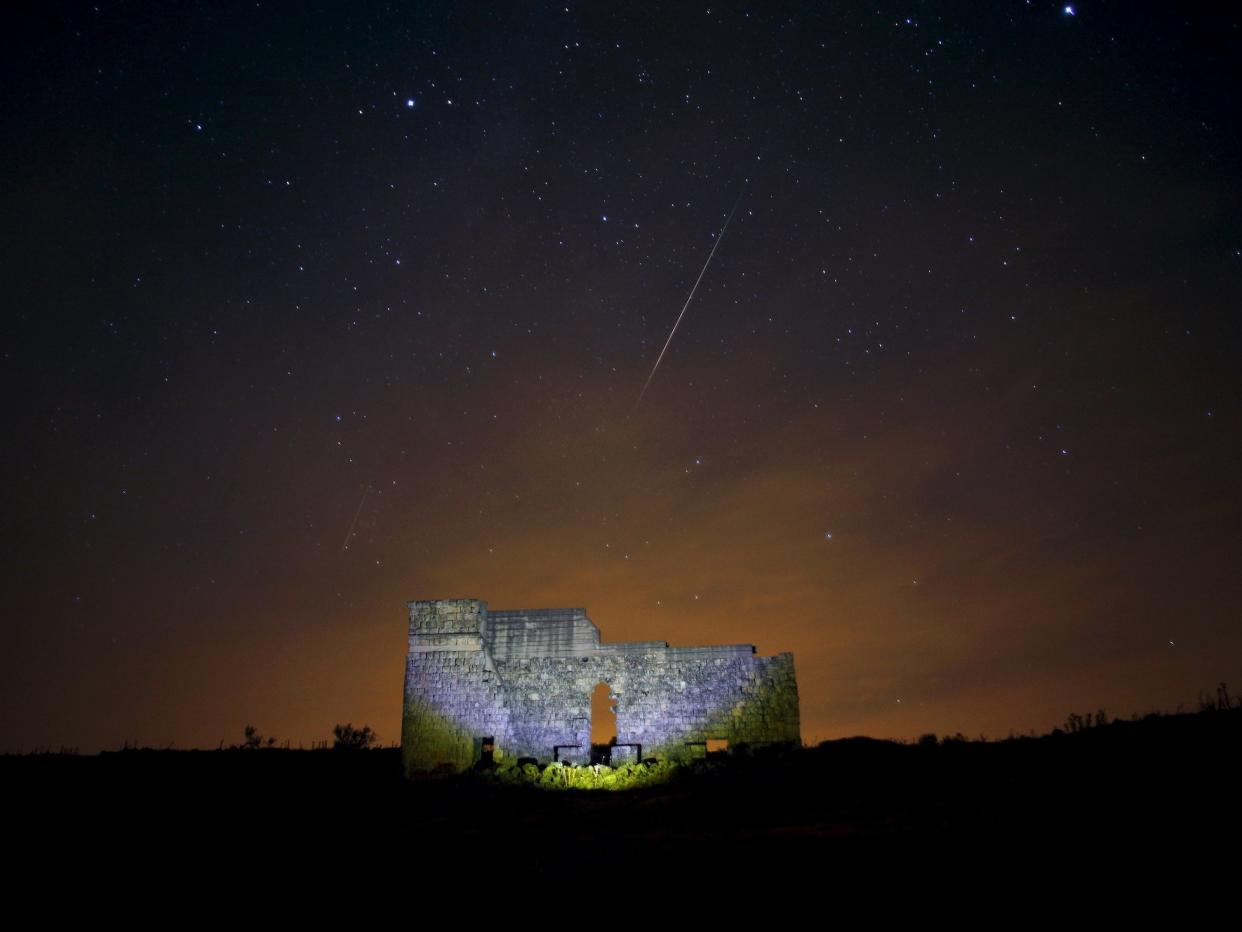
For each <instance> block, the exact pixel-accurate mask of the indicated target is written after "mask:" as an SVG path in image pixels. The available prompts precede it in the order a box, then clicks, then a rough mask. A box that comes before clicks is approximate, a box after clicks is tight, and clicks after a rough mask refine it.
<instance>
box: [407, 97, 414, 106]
mask: <svg viewBox="0 0 1242 932" xmlns="http://www.w3.org/2000/svg"><path fill="white" fill-rule="evenodd" d="M405 105H406V106H407V107H413V106H414V98H413V97H409V98H407V99H406V101H405Z"/></svg>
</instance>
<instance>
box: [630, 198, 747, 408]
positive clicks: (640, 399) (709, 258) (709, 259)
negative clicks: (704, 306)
mask: <svg viewBox="0 0 1242 932" xmlns="http://www.w3.org/2000/svg"><path fill="white" fill-rule="evenodd" d="M745 193H746V186H745V185H743V186H742V190H741V192H740V193H739V194H738V196H737V200H736V201H734V202H733V210H731V211H729V216H728V217H726V218H725V222H724V226H722V227H721V228H720V235H719V236H717V237H716V242H715V243H713V244H712V251H711V252H709V253H708V254H707V261H706V262H704V263H703V268H702V269H700V270H699V277H698V278H696V279H695V280H694V287H693V288H691V289H690V296H689V297H688V298H686V303H685V304H683V305H682V306H681V313H680V314H678V315H677V320H676V322H675V323H674V324H673V329H672V330H670V331H669V332H668V339H667V340H665V341H664V349H662V350H660V355H659V356H657V357H656V361H655V365H654V366H652V367H651V374H650V375H648V376H647V381H646V382H644V383H643V390H642V391H641V392H639V393H638V401H636V402H634V410H635V411H637V410H638V406H639V405H640V404H642V403H643V395H645V394H647V387H648V386H649V385H650V384H651V380H652V379H654V378H655V374H656V370H657V369H659V368H660V361H661V360H662V359H664V354H665V353H666V352H668V345H669V344H670V343H672V342H673V334H675V333H676V332H677V327H678V326H679V325H680V324H681V319H682V318H683V317H685V316H686V308H688V307H689V306H690V302H691V301H693V300H694V293H695V292H696V291H698V290H699V282H701V281H702V280H703V276H704V275H706V274H707V267H708V266H709V265H711V264H712V256H714V255H716V247H717V246H719V245H720V241H721V240H722V239H724V235H725V230H727V229H729V221H730V220H732V219H733V214H734V211H736V210H737V205H738V204H740V203H742V195H743V194H745Z"/></svg>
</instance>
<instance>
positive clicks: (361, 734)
mask: <svg viewBox="0 0 1242 932" xmlns="http://www.w3.org/2000/svg"><path fill="white" fill-rule="evenodd" d="M332 734H333V736H334V737H335V738H336V741H335V742H334V743H333V745H332V749H333V750H334V751H362V750H365V749H367V748H369V747H370V746H371V745H372V744H374V743H375V741H376V739H377V738H378V737H379V736H378V735H377V734H376V733H375V732H374V731H372V730H371V726H370V725H363V726H362V727H361V728H355V727H354V726H353V725H352V724H350V723H346V724H344V725H339V724H338V725H337V726H336V727H335V728H333V729H332Z"/></svg>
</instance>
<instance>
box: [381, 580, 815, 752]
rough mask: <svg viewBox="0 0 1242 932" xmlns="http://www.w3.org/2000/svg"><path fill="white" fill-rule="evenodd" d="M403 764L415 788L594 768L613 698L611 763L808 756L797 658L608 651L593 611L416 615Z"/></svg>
mask: <svg viewBox="0 0 1242 932" xmlns="http://www.w3.org/2000/svg"><path fill="white" fill-rule="evenodd" d="M408 605H409V610H410V628H409V653H408V654H407V656H406V664H405V703H404V707H403V714H402V722H401V757H402V764H403V766H404V769H405V773H406V775H407V776H410V775H412V774H415V773H420V772H436V771H439V772H445V771H453V770H463V769H466V768H469V767H472V766H475V765H477V764H479V763H480V762H501V761H506V760H512V759H517V760H521V759H522V758H527V759H534V760H536V761H538V762H539V763H540V764H543V763H547V762H549V761H553V760H560V761H566V762H572V763H579V764H582V763H588V762H590V761H591V760H592V758H591V695H592V693H593V692H594V690H595V689H596V687H597V686H599V685H600V684H605V685H607V686H608V687H609V688H610V690H611V696H610V698H611V700H612V701H613V704H614V710H615V712H616V728H617V738H616V742H615V746H613V747H611V748H610V749H609V751H610V757H611V763H612V764H614V765H616V764H618V763H621V762H623V761H627V760H628V761H633V760H639V759H648V758H653V757H654V758H657V759H661V760H685V759H687V758H692V757H701V756H703V755H704V754H705V753H707V751H708V750H709V749H712V750H716V749H724V748H727V749H730V750H736V749H737V748H738V747H739V746H741V745H746V746H749V747H755V746H760V745H774V744H788V745H798V744H800V743H801V740H802V739H801V734H800V732H799V730H798V684H797V680H796V679H795V678H794V663H793V654H791V653H783V654H776V655H775V656H772V657H760V656H758V655H757V654H756V652H755V648H754V647H753V646H752V645H750V644H726V645H718V646H710V647H669V645H668V643H667V642H665V641H630V642H623V643H618V644H605V643H602V642H601V641H600V636H599V629H598V628H597V627H595V625H594V623H593V622H592V621H591V619H589V618H588V617H587V615H586V610H585V609H581V608H540V609H520V610H511V609H505V610H497V609H490V610H489V609H488V607H487V603H486V602H483V601H480V600H478V599H436V600H430V601H420V602H410V603H408Z"/></svg>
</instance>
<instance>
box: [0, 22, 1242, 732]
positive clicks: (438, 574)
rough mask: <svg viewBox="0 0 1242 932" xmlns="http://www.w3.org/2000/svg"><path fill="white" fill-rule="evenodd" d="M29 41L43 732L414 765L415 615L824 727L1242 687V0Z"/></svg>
mask: <svg viewBox="0 0 1242 932" xmlns="http://www.w3.org/2000/svg"><path fill="white" fill-rule="evenodd" d="M0 41H2V42H3V44H4V54H3V62H4V65H3V68H4V79H3V85H2V87H0V99H2V100H3V113H4V142H3V172H2V173H0V191H2V194H3V203H4V212H3V221H2V230H3V257H4V266H5V273H4V283H5V284H4V293H5V301H4V305H5V308H4V315H3V329H2V331H0V332H2V334H3V340H2V345H0V351H2V359H0V365H2V369H0V371H2V372H3V378H4V381H5V385H6V396H7V398H8V402H9V404H8V409H7V412H6V413H7V417H6V426H5V430H4V434H5V440H4V442H3V445H2V450H3V452H2V455H0V460H2V462H3V470H4V475H3V480H4V481H3V483H2V484H0V489H2V490H3V491H2V494H3V496H4V506H3V507H4V518H5V520H4V524H5V533H4V534H3V538H2V540H3V548H4V549H3V566H4V568H5V580H4V585H3V629H4V630H3V636H4V648H3V650H2V651H0V710H2V712H0V715H2V719H0V721H2V722H3V725H2V728H0V750H14V751H16V750H30V749H32V748H36V747H44V746H50V747H51V748H52V749H56V748H57V747H59V746H62V745H65V746H77V747H80V748H81V749H82V750H83V751H87V750H95V749H99V748H110V747H117V746H120V745H121V744H122V742H125V741H130V742H137V743H142V744H151V745H160V746H164V745H168V744H175V746H177V747H191V746H205V747H215V746H216V745H217V744H218V743H219V742H220V741H221V740H223V741H225V743H237V742H240V741H241V739H242V729H243V726H244V725H246V724H247V723H252V724H254V725H256V726H258V728H259V729H260V731H261V732H262V733H263V734H274V735H276V736H278V737H279V738H280V739H281V740H282V741H283V740H284V739H285V738H289V739H291V740H292V742H293V743H294V745H295V746H296V744H297V743H298V742H299V741H302V742H310V741H314V740H321V739H324V738H327V737H329V736H330V734H331V729H332V726H333V725H334V724H335V723H337V722H345V721H350V722H353V723H355V724H356V725H361V724H363V723H368V724H370V725H371V726H372V727H374V728H375V729H376V730H377V731H378V732H379V734H380V737H381V740H382V741H384V742H385V743H391V742H395V741H396V740H398V738H399V728H400V726H399V721H400V710H401V691H402V678H403V671H404V659H405V649H406V642H405V634H406V614H405V607H404V603H405V601H407V600H409V599H431V598H451V597H469V598H480V599H485V600H487V601H488V602H489V604H490V605H491V606H492V607H494V608H526V607H552V606H583V607H585V608H586V609H587V611H588V613H589V614H590V617H591V618H592V619H593V620H594V621H595V622H596V624H597V625H599V626H600V628H601V631H602V633H603V636H604V638H605V639H606V640H610V641H618V640H646V639H659V640H667V641H669V642H670V643H672V644H674V645H681V644H702V643H735V642H744V643H753V644H755V645H756V646H757V647H758V648H759V651H760V653H765V654H767V653H774V652H777V651H783V650H791V651H793V652H794V655H795V662H796V668H797V672H798V677H799V687H800V692H801V702H802V706H801V707H802V732H803V738H804V740H806V741H808V742H811V741H817V740H821V739H824V738H833V737H842V736H846V735H853V734H870V735H873V736H875V737H899V738H906V739H909V738H913V737H916V736H917V735H919V734H921V733H923V732H927V731H935V732H940V733H945V732H949V733H952V732H957V731H961V732H964V733H966V734H967V735H969V736H972V737H973V736H977V735H979V734H980V733H982V734H985V735H987V736H988V737H992V738H999V737H1005V736H1006V735H1007V734H1009V733H1010V732H1011V731H1013V732H1026V731H1028V730H1030V729H1035V730H1037V731H1046V730H1047V729H1049V728H1051V727H1053V726H1054V725H1057V724H1059V723H1061V722H1063V721H1064V719H1065V717H1066V714H1067V713H1069V712H1074V711H1077V712H1083V711H1086V710H1087V709H1096V708H1099V707H1104V708H1105V709H1107V710H1108V711H1109V713H1111V714H1118V715H1122V716H1128V715H1129V714H1131V713H1133V712H1139V713H1144V712H1147V711H1151V710H1154V709H1167V710H1169V711H1172V710H1174V709H1175V708H1176V707H1177V706H1178V704H1179V703H1185V704H1186V706H1187V708H1191V707H1197V706H1196V699H1197V696H1198V695H1199V693H1200V692H1201V691H1203V692H1211V691H1213V690H1214V688H1215V686H1216V684H1217V682H1219V681H1221V680H1226V681H1230V682H1231V683H1232V682H1233V681H1237V682H1238V686H1239V687H1242V625H1240V624H1239V620H1240V619H1239V611H1238V605H1239V600H1240V597H1242V573H1239V554H1240V548H1239V523H1240V518H1242V514H1240V512H1242V508H1240V505H1242V494H1240V493H1239V489H1238V475H1239V458H1240V457H1239V454H1240V453H1242V442H1240V438H1242V431H1240V429H1239V428H1240V426H1242V425H1240V423H1239V422H1240V418H1239V402H1240V401H1242V398H1240V392H1239V388H1240V386H1242V380H1240V378H1239V371H1238V355H1239V354H1238V351H1239V348H1240V346H1242V340H1240V336H1242V326H1240V323H1239V319H1238V309H1239V295H1240V294H1242V210H1240V208H1242V205H1240V202H1239V198H1240V195H1242V131H1240V130H1242V121H1240V120H1239V117H1238V109H1237V108H1238V101H1239V100H1240V99H1242V80H1240V77H1242V74H1240V72H1242V28H1240V26H1239V19H1238V17H1237V12H1236V10H1235V11H1233V12H1232V14H1231V15H1230V16H1221V15H1220V14H1213V13H1212V12H1211V11H1210V9H1209V7H1208V6H1207V5H1203V6H1202V7H1198V8H1197V7H1196V6H1195V5H1193V4H1165V3H1159V4H1146V3H1137V4H1136V3H1133V2H1113V3H1094V2H1093V3H1082V4H1075V5H1074V6H1073V7H1065V6H1063V5H1061V4H1052V3H1043V2H1030V3H1023V2H997V3H972V4H964V3H955V4H945V5H943V6H942V5H938V4H931V3H920V2H908V3H905V4H892V3H888V2H879V3H876V2H872V3H867V4H856V3H828V4H814V5H813V4H805V5H797V4H778V3H755V4H752V5H750V6H735V5H731V4H725V5H720V6H717V5H715V4H711V5H710V6H707V5H694V4H666V5H663V6H655V5H645V4H628V3H626V4H622V3H591V4H568V5H566V4H564V3H562V4H557V5H554V6H548V7H543V8H539V7H536V6H534V5H533V4H525V3H523V4H507V3H498V4H486V5H485V4H422V3H419V4H413V3H411V4H400V3H391V4H384V5H366V4H355V3H350V4H338V5H329V6H320V5H315V4H312V5H304V4H294V5H287V4H275V3H272V4H253V3H252V4H248V5H241V4H226V3H205V4H202V5H194V4H176V3H161V4H140V3H127V4H113V3H104V2H101V3H99V4H97V5H95V6H90V5H77V4H72V5H61V6H54V5H50V4H34V5H31V6H30V7H28V8H26V9H25V10H24V12H21V11H19V12H15V13H13V14H12V15H11V16H10V17H9V19H8V21H7V22H6V27H5V30H4V38H3V40H0ZM735 205H736V212H735V213H734V215H733V217H732V221H731V223H730V224H729V226H728V229H727V231H726V232H725V234H724V236H723V238H720V239H719V245H718V248H717V250H716V253H715V255H714V257H713V259H712V262H711V264H710V266H709V267H708V268H707V270H706V272H705V274H704V275H703V279H702V282H701V284H700V285H699V287H698V290H697V293H696V294H695V296H694V299H693V301H692V302H691V303H690V304H689V306H688V308H687V310H686V313H685V316H684V318H683V319H682V321H681V324H680V327H679V328H678V329H677V332H676V334H675V336H674V338H673V340H672V342H671V344H670V345H669V347H668V350H667V353H666V354H665V356H664V358H663V360H662V361H661V363H660V365H659V368H658V369H657V370H656V372H655V374H654V377H653V378H652V379H651V384H650V387H649V388H648V389H647V391H646V393H645V395H644V396H643V398H642V401H641V404H639V403H637V402H638V398H639V393H640V391H641V390H642V388H643V385H644V382H645V381H646V380H647V379H648V377H649V376H650V374H651V372H652V367H653V366H654V364H655V362H656V358H657V356H658V355H659V353H660V351H661V348H662V347H663V346H664V344H665V341H666V340H667V339H668V337H669V332H670V330H671V329H672V327H673V324H674V322H675V321H676V320H677V317H678V314H679V312H680V311H681V309H682V307H683V305H684V304H685V302H686V298H687V296H688V294H689V293H690V289H691V287H692V286H693V285H694V283H695V280H696V278H697V277H698V276H699V274H700V271H701V270H702V269H703V265H704V262H705V260H706V259H707V257H708V254H709V253H710V252H711V250H712V247H713V245H714V244H716V243H717V238H718V237H719V235H720V231H721V228H722V227H723V226H724V223H725V220H726V218H727V217H728V216H729V214H730V211H731V210H733V209H734V206H735Z"/></svg>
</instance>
